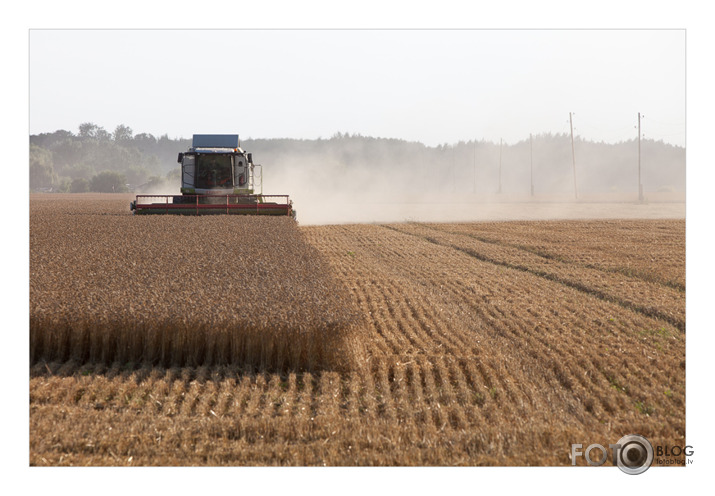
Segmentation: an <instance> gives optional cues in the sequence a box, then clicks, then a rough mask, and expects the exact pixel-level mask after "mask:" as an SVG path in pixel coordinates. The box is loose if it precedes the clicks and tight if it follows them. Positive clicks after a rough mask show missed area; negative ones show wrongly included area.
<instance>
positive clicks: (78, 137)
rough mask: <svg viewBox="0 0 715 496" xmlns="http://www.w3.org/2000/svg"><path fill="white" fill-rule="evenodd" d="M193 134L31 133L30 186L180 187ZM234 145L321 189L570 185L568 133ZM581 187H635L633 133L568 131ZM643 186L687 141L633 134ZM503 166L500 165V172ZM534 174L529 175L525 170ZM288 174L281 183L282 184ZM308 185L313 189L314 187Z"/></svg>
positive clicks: (665, 170) (670, 174) (653, 182)
mask: <svg viewBox="0 0 715 496" xmlns="http://www.w3.org/2000/svg"><path fill="white" fill-rule="evenodd" d="M189 146H191V139H190V138H187V139H171V138H169V137H168V136H167V135H166V134H165V135H163V136H160V137H155V136H153V135H151V134H147V133H140V134H134V133H133V131H132V129H131V128H129V127H128V126H125V125H119V126H117V127H116V129H115V130H114V131H113V132H111V133H110V132H108V131H106V130H105V129H103V128H102V127H100V126H97V125H96V124H92V123H84V124H82V125H80V126H79V130H78V132H77V133H73V132H70V131H65V130H59V131H55V132H53V133H42V134H38V135H31V136H30V169H29V186H30V190H31V191H52V192H89V191H97V192H125V191H136V192H142V191H147V190H150V189H152V187H155V186H157V185H160V184H163V185H170V186H175V189H176V192H177V193H178V190H179V182H180V167H179V165H178V164H177V162H176V158H177V155H178V153H179V152H182V151H186V150H187V149H188V147H189ZM241 146H242V148H243V149H245V150H246V151H249V152H252V153H253V157H254V162H256V163H260V164H263V165H264V166H265V168H266V175H267V178H274V179H275V178H282V180H280V181H279V182H280V183H281V184H282V185H285V184H290V180H295V181H296V182H298V181H300V182H301V184H305V180H307V181H314V183H315V184H316V185H319V186H320V187H331V186H332V187H334V188H335V189H336V190H338V191H340V190H354V191H369V192H373V193H380V194H383V193H389V192H391V191H396V192H402V193H404V192H412V193H415V192H423V191H429V192H431V193H437V194H440V193H447V194H449V193H496V192H497V191H498V190H499V187H500V185H501V191H502V192H504V193H516V194H521V193H524V194H528V193H529V191H530V187H531V181H532V177H533V184H534V190H535V193H536V194H561V193H569V192H573V163H572V154H571V138H570V136H569V135H567V134H550V133H546V134H537V135H534V136H533V138H532V140H531V142H530V139H529V137H526V139H524V140H522V141H519V142H517V143H510V144H503V145H502V146H500V144H499V143H493V142H489V141H468V142H465V141H460V142H458V143H452V144H443V145H439V146H426V145H424V144H422V143H418V142H410V141H404V140H398V139H386V138H373V137H367V136H361V135H356V134H353V135H350V134H343V133H336V134H335V135H334V136H332V137H331V138H328V139H313V140H298V139H253V140H251V139H249V140H242V141H241ZM574 149H575V156H576V176H577V184H578V190H579V193H616V192H633V191H637V177H638V176H637V168H638V144H637V140H636V139H633V140H630V141H623V142H620V143H603V142H593V141H588V140H584V139H581V138H580V137H576V139H575V144H574ZM641 167H642V182H643V186H644V191H645V192H684V191H685V148H683V147H678V146H673V145H669V144H667V143H664V142H662V141H653V140H642V141H641ZM500 169H501V172H500ZM532 174H533V175H532ZM286 181H288V183H287V182H286ZM316 191H319V189H317V190H316Z"/></svg>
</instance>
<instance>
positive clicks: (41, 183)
mask: <svg viewBox="0 0 715 496" xmlns="http://www.w3.org/2000/svg"><path fill="white" fill-rule="evenodd" d="M56 181H57V174H55V168H54V166H53V164H52V152H50V151H49V150H45V149H44V148H41V147H39V146H37V145H32V144H31V145H30V189H38V188H51V187H52V185H53V184H54V183H55V182H56Z"/></svg>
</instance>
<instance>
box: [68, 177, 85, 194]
mask: <svg viewBox="0 0 715 496" xmlns="http://www.w3.org/2000/svg"><path fill="white" fill-rule="evenodd" d="M88 192H89V181H87V180H86V179H85V178H83V177H78V178H77V179H73V180H72V183H71V184H70V193H88Z"/></svg>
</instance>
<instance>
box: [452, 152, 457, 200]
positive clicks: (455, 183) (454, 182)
mask: <svg viewBox="0 0 715 496" xmlns="http://www.w3.org/2000/svg"><path fill="white" fill-rule="evenodd" d="M455 146H456V145H452V193H456V192H457V178H456V174H457V173H456V171H455V169H454V147H455Z"/></svg>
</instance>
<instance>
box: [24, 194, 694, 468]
mask: <svg viewBox="0 0 715 496" xmlns="http://www.w3.org/2000/svg"><path fill="white" fill-rule="evenodd" d="M86 201H89V200H86ZM45 202H51V203H52V204H53V205H52V208H54V209H57V208H58V207H59V210H53V211H52V212H54V213H50V212H49V211H48V210H46V209H45V205H44V203H45ZM102 202H103V203H102V209H103V210H101V211H100V212H99V213H97V214H91V215H85V214H82V211H83V210H85V209H86V208H87V207H88V204H86V203H85V201H80V202H76V203H71V202H70V203H63V202H61V201H59V202H58V200H56V199H53V200H42V199H40V198H38V199H32V200H31V252H32V253H31V277H32V279H33V280H32V281H31V288H33V289H32V293H31V308H33V309H34V308H36V305H37V304H38V303H37V301H35V300H34V298H36V295H37V294H40V293H39V292H38V291H39V289H38V287H37V285H36V284H37V281H36V280H35V278H37V277H41V275H40V272H41V271H39V270H37V267H39V265H38V261H39V260H42V259H41V258H38V257H39V255H38V253H36V252H37V251H38V250H37V246H38V244H39V243H40V241H39V240H40V239H44V237H48V236H49V234H48V232H52V233H53V236H54V237H55V238H56V237H57V236H60V238H61V239H63V240H64V242H63V243H58V241H57V239H55V241H54V243H55V250H59V251H62V252H63V253H64V255H63V256H62V257H60V258H59V260H63V261H64V262H63V263H59V264H58V265H55V266H54V268H53V270H58V271H61V272H62V273H61V274H56V275H55V277H57V278H61V277H65V278H70V281H75V282H74V284H78V282H79V281H85V280H87V279H88V277H89V274H90V273H91V272H92V271H94V272H95V273H96V272H97V270H98V267H94V268H87V269H86V270H85V271H84V272H83V275H78V274H77V272H75V271H74V269H75V268H74V267H72V264H71V263H70V261H71V260H72V258H71V257H72V256H79V255H76V253H77V252H78V251H80V250H89V249H90V248H89V247H90V246H93V247H95V249H99V248H97V243H98V241H97V239H99V238H98V237H97V235H96V234H97V233H96V232H94V233H93V232H92V229H89V228H88V226H89V225H95V226H97V227H96V228H94V230H95V231H96V230H98V231H99V232H106V233H107V235H106V236H103V237H101V238H102V239H104V240H105V242H110V239H111V240H114V241H113V242H114V243H119V244H123V243H126V241H117V239H119V240H126V239H133V238H132V237H133V236H135V234H134V231H135V230H137V229H139V228H138V227H137V221H141V222H144V219H139V218H133V217H131V216H128V215H127V214H126V211H125V210H124V208H125V205H126V202H125V201H124V200H121V201H119V200H116V201H115V200H106V199H105V200H102ZM47 205H50V203H48V204H47ZM92 205H94V201H93V202H92ZM40 213H41V214H42V215H40V216H38V214H40ZM72 214H75V215H72ZM43 216H49V217H54V218H55V220H54V221H52V222H49V223H45V224H37V223H36V220H37V219H38V218H40V217H43ZM63 216H68V217H69V218H70V219H72V221H69V220H68V221H67V222H66V223H65V224H64V226H65V227H64V228H63V229H59V228H56V227H54V226H55V225H56V224H58V223H60V222H61V221H60V219H62V218H63ZM233 219H234V217H224V216H220V217H219V216H217V217H212V218H205V219H204V218H202V219H184V220H181V219H178V221H179V222H184V221H191V222H192V223H191V225H192V226H197V225H198V224H194V222H199V221H201V222H203V221H209V222H216V223H217V224H216V226H215V229H216V235H218V234H219V233H221V232H223V233H225V232H227V230H226V226H225V223H228V222H230V223H233V222H236V221H235V220H233ZM168 220H172V221H177V219H176V218H170V219H168ZM168 220H165V218H163V217H162V218H154V217H152V218H151V219H146V221H147V223H148V224H152V225H151V226H149V225H148V224H147V226H144V227H142V228H141V232H142V233H143V239H144V241H145V242H146V243H151V241H150V238H151V237H152V236H154V237H156V236H158V235H160V233H161V229H176V228H175V227H173V226H174V224H173V222H172V223H169V222H168ZM267 220H268V221H270V220H277V219H267ZM238 222H242V220H241V219H239V220H238ZM207 225H208V224H207ZM219 227H220V230H219ZM88 229H89V230H88ZM299 230H300V235H301V236H302V239H303V240H307V241H308V242H309V243H310V244H311V245H312V246H313V247H314V248H315V249H317V252H319V253H320V254H321V256H322V257H324V259H323V260H326V261H327V263H328V264H329V266H330V268H331V269H332V271H333V274H334V276H336V277H337V278H338V279H339V280H340V281H341V282H342V284H343V285H344V286H345V287H346V288H347V294H346V296H344V298H345V299H344V306H345V308H347V309H350V308H357V311H358V314H359V317H358V320H359V319H363V321H364V322H365V324H364V325H363V326H360V325H357V327H356V328H355V329H354V330H353V332H352V334H350V335H351V336H355V337H356V338H357V339H359V340H360V343H361V345H362V348H360V347H357V346H350V347H349V350H348V353H351V354H352V355H351V361H350V363H349V365H348V366H347V367H345V368H342V369H340V368H338V367H331V366H329V365H327V364H325V365H327V366H321V367H313V368H312V369H311V370H299V369H292V368H290V367H288V368H285V369H282V370H274V369H271V367H270V365H271V364H270V363H267V364H263V365H261V364H256V363H249V362H246V363H243V364H241V363H237V362H231V363H213V362H210V361H209V362H207V363H205V364H199V365H196V366H182V365H178V364H172V365H167V364H163V363H150V362H146V361H143V362H139V361H126V362H125V361H123V360H121V359H119V358H118V357H119V356H120V353H119V352H117V354H116V356H115V359H113V360H111V361H107V360H101V359H99V360H91V359H89V358H92V357H94V358H97V357H99V356H100V355H101V353H99V352H98V351H95V352H94V355H92V353H93V352H92V351H90V352H89V355H87V353H85V354H84V356H82V357H80V358H78V357H77V354H75V356H73V355H72V345H67V346H68V347H69V349H67V350H66V351H63V352H62V353H63V354H64V355H63V356H60V355H59V354H58V355H56V356H55V358H42V356H43V355H42V353H40V352H39V351H38V350H35V349H34V348H33V350H34V351H32V357H33V358H32V361H31V367H30V463H31V464H36V465H206V464H209V465H323V464H327V465H453V464H455V465H480V464H484V465H567V464H570V460H569V453H570V447H571V443H583V444H584V446H587V445H588V444H591V443H600V444H603V445H607V444H608V443H614V442H616V441H617V440H618V439H619V438H620V437H621V436H623V435H625V434H630V433H638V434H642V435H644V436H646V437H647V438H648V439H649V440H650V441H651V442H652V443H653V444H654V445H655V444H668V445H678V444H683V439H684V435H685V331H684V329H685V310H684V308H685V305H684V301H685V286H684V273H685V222H684V221H682V220H664V221H661V220H646V221H635V220H633V221H626V220H617V221H568V222H563V221H559V222H508V223H473V224H453V225H450V224H414V223H408V224H391V225H345V226H314V227H301V228H300V229H299ZM109 233H111V234H112V236H109ZM80 239H81V240H83V242H82V243H79V240H80ZM209 239H215V240H216V241H215V242H214V245H215V250H216V251H215V252H214V254H213V255H212V256H215V258H214V261H215V263H217V264H221V263H224V260H223V258H224V257H218V256H217V255H218V253H227V252H231V253H233V252H234V251H236V250H238V251H240V250H241V248H240V247H238V248H237V247H236V246H233V245H230V244H224V243H223V242H222V238H221V237H220V236H218V237H215V238H210V237H209ZM164 248H165V252H166V255H164V256H167V257H169V258H172V259H173V275H170V276H166V278H164V279H162V281H168V280H170V279H171V280H173V279H174V278H178V274H179V273H181V272H182V271H183V270H184V268H183V267H184V265H185V264H187V263H188V262H187V260H188V259H187V258H185V252H184V251H182V250H186V249H187V247H186V240H183V241H182V242H175V243H171V242H167V243H166V246H165V247H164ZM73 254H75V255H73ZM145 256H147V255H145V254H144V251H143V250H141V249H140V247H139V248H138V249H137V250H136V251H135V252H134V254H133V255H131V256H130V255H127V260H129V259H136V258H138V257H145ZM153 257H155V258H159V257H160V255H158V254H156V253H154V254H153ZM89 258H92V257H86V256H85V259H89ZM95 263H96V264H100V263H101V264H105V265H106V263H107V262H106V261H104V260H102V261H100V260H95ZM143 263H148V262H146V261H145V262H143ZM212 267H213V266H212V265H210V266H207V267H206V268H205V269H206V270H214V269H213V268H212ZM44 269H45V270H47V267H44ZM115 272H121V269H112V273H115ZM229 273H232V272H231V269H230V268H229V269H226V272H225V273H223V274H229ZM233 275H234V277H235V273H233ZM258 275H259V276H260V275H261V274H258ZM44 277H47V276H44ZM263 277H265V274H263ZM325 277H326V278H328V276H327V275H326V276H325ZM216 284H221V283H219V282H217V283H216ZM134 289H137V288H136V286H135V287H134ZM152 289H153V291H157V292H158V291H160V290H159V288H158V287H155V286H152ZM46 291H48V290H46ZM205 291H207V289H206V288H196V289H194V293H192V294H195V297H196V298H198V299H210V297H209V296H208V295H204V294H203V292H205ZM229 293H230V292H229ZM43 294H45V293H43ZM48 294H49V293H48ZM132 294H135V293H134V292H132ZM136 294H138V295H141V294H142V292H141V291H138V292H137V293H136ZM150 294H152V293H150ZM160 295H163V293H157V294H156V295H155V296H154V298H159V296H160ZM228 296H229V295H227V294H224V295H223V297H228ZM54 297H56V298H58V299H59V298H60V296H59V295H57V294H54V293H53V294H50V295H49V296H47V298H48V300H47V301H48V303H47V304H48V305H49V302H50V301H52V298H54ZM108 297H109V296H108V295H105V296H103V298H108ZM96 298H99V297H96ZM96 298H95V299H96ZM88 299H91V298H89V297H88ZM93 301H94V300H93ZM99 301H100V302H101V301H104V300H99ZM142 301H143V302H144V304H148V302H149V301H154V303H155V304H157V300H148V299H147V296H146V295H145V299H144V300H142ZM53 308H54V307H53ZM182 308H183V307H182ZM285 311H286V312H289V311H290V310H285ZM347 313H348V315H352V314H351V313H350V312H349V311H348V312H347ZM31 317H32V316H31ZM256 318H259V317H256ZM348 321H349V322H352V321H351V320H350V319H348ZM31 341H32V336H31ZM79 346H84V345H81V344H80V345H79ZM31 347H32V343H31ZM43 349H44V348H43ZM91 349H92V348H91V347H90V350H91ZM43 353H47V352H46V351H45V352H43ZM79 355H82V354H79ZM182 356H183V355H182ZM204 356H205V354H204ZM155 358H156V357H155Z"/></svg>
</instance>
